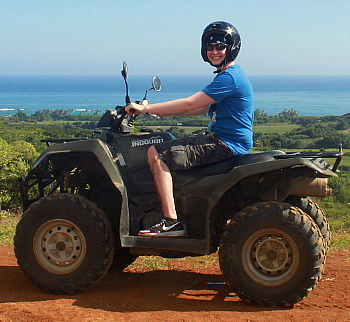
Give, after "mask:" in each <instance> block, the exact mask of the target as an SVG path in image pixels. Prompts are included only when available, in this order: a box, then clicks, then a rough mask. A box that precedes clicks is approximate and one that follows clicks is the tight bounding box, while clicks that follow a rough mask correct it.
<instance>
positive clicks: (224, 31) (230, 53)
mask: <svg viewBox="0 0 350 322" xmlns="http://www.w3.org/2000/svg"><path fill="white" fill-rule="evenodd" d="M213 35H222V36H223V37H224V38H223V39H224V41H225V43H226V44H227V45H228V48H227V51H226V59H225V60H224V61H223V63H222V64H221V66H222V65H223V64H226V63H227V62H231V61H234V60H235V59H236V57H237V55H238V53H239V50H240V48H241V37H240V35H239V33H238V31H237V29H236V28H235V27H234V26H232V25H231V24H230V23H228V22H225V21H216V22H212V23H211V24H209V25H208V26H207V27H206V28H205V29H204V31H203V35H202V48H201V53H202V57H203V60H204V61H205V62H208V63H210V61H209V59H208V56H207V48H206V47H207V44H208V40H209V41H210V39H209V38H210V36H213ZM215 67H219V66H215Z"/></svg>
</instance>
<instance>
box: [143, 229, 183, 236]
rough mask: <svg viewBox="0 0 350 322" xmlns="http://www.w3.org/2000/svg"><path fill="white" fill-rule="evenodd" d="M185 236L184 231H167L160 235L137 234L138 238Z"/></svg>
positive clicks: (149, 233)
mask: <svg viewBox="0 0 350 322" xmlns="http://www.w3.org/2000/svg"><path fill="white" fill-rule="evenodd" d="M185 235H186V232H185V231H184V230H176V231H168V232H162V233H151V232H145V233H141V232H139V236H147V237H182V236H185Z"/></svg>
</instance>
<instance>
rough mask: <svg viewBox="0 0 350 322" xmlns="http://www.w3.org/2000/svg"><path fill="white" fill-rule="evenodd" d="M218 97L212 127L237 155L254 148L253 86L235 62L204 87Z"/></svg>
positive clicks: (213, 106) (213, 105)
mask: <svg viewBox="0 0 350 322" xmlns="http://www.w3.org/2000/svg"><path fill="white" fill-rule="evenodd" d="M203 92H204V93H205V94H207V95H208V96H210V97H211V98H212V99H214V100H215V102H216V103H214V104H211V105H210V108H209V111H208V115H209V117H210V122H209V125H208V130H209V131H211V132H214V133H216V134H217V135H218V137H219V138H220V139H221V140H222V141H223V142H225V144H226V145H227V146H228V147H229V148H230V149H231V150H232V152H233V153H234V154H245V153H248V152H249V151H250V149H251V148H252V147H253V118H254V108H253V101H254V99H253V89H252V86H251V84H250V82H249V79H248V78H247V76H246V75H245V73H244V72H243V70H242V69H241V67H240V66H238V65H232V66H230V67H229V68H227V69H226V70H225V71H224V72H222V73H220V74H218V75H217V76H216V77H215V78H214V80H213V81H212V82H211V83H210V84H209V85H208V86H207V87H205V88H204V89H203Z"/></svg>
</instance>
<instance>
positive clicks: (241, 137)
mask: <svg viewBox="0 0 350 322" xmlns="http://www.w3.org/2000/svg"><path fill="white" fill-rule="evenodd" d="M240 46H241V38H240V35H239V33H238V31H237V29H236V28H235V27H233V26H232V25H231V24H230V23H227V22H223V21H217V22H213V23H211V24H209V25H208V26H207V27H206V28H205V29H204V31H203V35H202V47H201V54H202V58H203V60H204V61H205V62H208V63H210V64H211V65H212V66H214V67H215V68H216V71H215V72H214V73H217V75H216V77H215V78H214V80H213V81H212V82H211V83H210V84H209V85H208V86H206V87H205V88H204V89H203V90H202V91H200V92H198V93H196V94H194V95H192V96H190V97H187V98H183V99H177V100H173V101H168V102H164V103H156V104H149V105H139V104H135V103H130V104H129V105H128V106H127V107H126V111H127V112H128V113H129V114H131V113H130V109H133V110H132V111H133V112H134V113H135V114H142V113H153V114H158V115H160V116H166V115H167V116H171V115H180V116H194V115H201V114H204V113H208V115H209V117H210V122H209V125H208V131H207V132H206V133H205V134H203V135H197V136H191V137H187V138H182V139H176V140H172V141H167V142H164V143H159V144H155V145H153V146H151V147H150V148H149V150H148V162H149V165H150V168H151V170H152V173H153V177H154V180H155V183H156V186H157V190H158V194H159V196H160V200H161V202H162V209H163V217H164V218H163V219H162V220H161V222H159V223H158V224H156V225H154V226H152V227H151V228H150V229H148V230H141V231H140V232H139V235H140V236H160V237H179V236H185V235H186V231H185V227H184V225H183V223H182V222H181V221H180V220H178V217H177V213H176V209H175V203H174V198H173V181H172V176H171V171H176V170H183V169H188V168H191V167H195V166H198V165H205V164H210V163H214V162H218V161H220V160H223V159H226V158H230V157H233V156H234V155H239V154H245V153H248V152H249V150H250V149H251V148H252V143H253V142H252V127H253V114H254V113H253V91H252V87H251V84H250V82H249V80H248V78H247V77H246V75H245V74H244V72H243V70H242V69H241V68H240V67H239V66H238V65H237V64H235V62H234V61H235V59H236V57H237V55H238V53H239V50H240Z"/></svg>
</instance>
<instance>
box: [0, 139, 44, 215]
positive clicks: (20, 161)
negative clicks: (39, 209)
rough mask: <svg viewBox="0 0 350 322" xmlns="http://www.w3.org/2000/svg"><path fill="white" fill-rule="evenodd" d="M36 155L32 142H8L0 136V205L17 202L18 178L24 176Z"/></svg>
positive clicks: (9, 205) (4, 205)
mask: <svg viewBox="0 0 350 322" xmlns="http://www.w3.org/2000/svg"><path fill="white" fill-rule="evenodd" d="M36 157H37V152H36V150H35V148H34V147H33V145H32V144H30V143H28V142H24V141H16V142H12V143H11V144H8V143H7V142H6V141H5V140H3V139H1V138H0V207H1V209H8V208H10V207H11V206H13V205H17V206H18V204H19V199H20V198H19V192H18V184H17V183H18V178H20V177H23V176H25V174H26V173H27V171H28V170H29V168H30V164H32V163H33V162H34V160H35V159H36Z"/></svg>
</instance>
